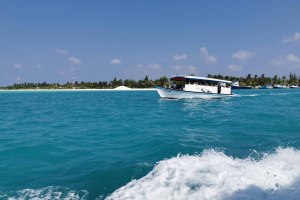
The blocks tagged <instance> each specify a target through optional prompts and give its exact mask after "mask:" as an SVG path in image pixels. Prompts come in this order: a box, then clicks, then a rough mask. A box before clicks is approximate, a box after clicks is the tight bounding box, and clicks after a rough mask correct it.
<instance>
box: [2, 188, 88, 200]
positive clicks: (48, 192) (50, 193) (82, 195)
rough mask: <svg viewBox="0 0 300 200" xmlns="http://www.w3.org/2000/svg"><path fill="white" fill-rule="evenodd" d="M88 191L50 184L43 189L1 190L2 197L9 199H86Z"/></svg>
mask: <svg viewBox="0 0 300 200" xmlns="http://www.w3.org/2000/svg"><path fill="white" fill-rule="evenodd" d="M87 196H88V192H87V191H86V190H81V191H75V190H71V189H68V188H64V187H56V186H48V187H45V188H41V189H23V190H20V191H15V192H14V191H11V192H0V199H7V200H26V199H34V200H42V199H43V200H50V199H51V200H52V199H64V200H77V199H78V200H79V199H80V200H84V199H87Z"/></svg>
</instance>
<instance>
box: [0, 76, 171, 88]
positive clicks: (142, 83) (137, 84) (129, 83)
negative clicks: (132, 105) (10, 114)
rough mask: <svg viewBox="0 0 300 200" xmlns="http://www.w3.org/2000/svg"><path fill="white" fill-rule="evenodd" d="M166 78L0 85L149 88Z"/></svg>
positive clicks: (159, 84)
mask: <svg viewBox="0 0 300 200" xmlns="http://www.w3.org/2000/svg"><path fill="white" fill-rule="evenodd" d="M168 81H169V80H168V78H167V77H165V76H163V77H161V78H159V79H156V80H151V79H149V78H148V76H146V77H145V78H144V79H143V80H138V81H135V80H132V79H126V80H124V81H123V80H122V79H117V78H114V80H112V81H109V82H108V81H99V82H83V81H81V82H77V81H75V82H74V83H70V82H67V83H65V84H59V83H46V82H43V83H26V82H25V83H19V84H14V85H10V86H6V87H1V89H7V90H12V89H74V88H75V89H113V88H116V87H118V86H126V87H129V88H151V87H153V86H154V85H158V86H166V85H167V84H168Z"/></svg>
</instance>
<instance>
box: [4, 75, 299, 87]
mask: <svg viewBox="0 0 300 200" xmlns="http://www.w3.org/2000/svg"><path fill="white" fill-rule="evenodd" d="M207 77H209V78H217V79H224V80H230V81H239V83H240V86H252V87H256V86H259V85H266V84H270V85H274V84H282V85H299V84H300V77H298V78H297V75H296V74H292V73H290V74H289V77H286V76H282V77H279V76H277V75H275V76H274V77H266V76H265V74H262V75H261V76H257V75H254V76H252V75H251V74H248V75H247V76H246V77H233V76H223V75H211V74H208V75H207ZM168 84H169V79H168V78H167V77H166V76H163V77H161V78H159V79H156V80H152V79H149V78H148V76H146V77H145V78H144V79H143V80H138V81H136V80H132V79H125V80H122V79H117V78H114V79H113V80H112V81H109V82H108V81H99V82H83V81H81V82H77V81H75V82H74V83H70V82H67V83H65V84H59V83H46V82H43V83H26V82H25V83H20V84H14V85H11V86H6V87H1V89H8V90H10V89H73V88H75V89H112V88H116V87H118V86H122V85H123V86H126V87H129V88H151V87H153V86H155V85H157V86H167V85H168Z"/></svg>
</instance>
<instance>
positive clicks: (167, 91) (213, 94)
mask: <svg viewBox="0 0 300 200" xmlns="http://www.w3.org/2000/svg"><path fill="white" fill-rule="evenodd" d="M170 82H171V85H170V87H168V88H166V87H156V89H157V92H158V94H159V96H160V97H162V98H169V99H181V98H202V99H213V98H222V97H228V96H232V92H231V86H230V84H231V81H227V80H221V79H214V78H205V77H197V76H174V77H171V78H170Z"/></svg>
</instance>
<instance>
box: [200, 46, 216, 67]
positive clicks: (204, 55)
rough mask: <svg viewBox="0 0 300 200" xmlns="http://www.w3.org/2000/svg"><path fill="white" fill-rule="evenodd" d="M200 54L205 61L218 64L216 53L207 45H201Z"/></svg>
mask: <svg viewBox="0 0 300 200" xmlns="http://www.w3.org/2000/svg"><path fill="white" fill-rule="evenodd" d="M200 56H201V59H202V61H203V62H205V63H207V64H216V63H217V59H216V57H215V56H214V55H212V54H210V53H209V52H208V51H207V49H206V48H205V47H201V49H200Z"/></svg>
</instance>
